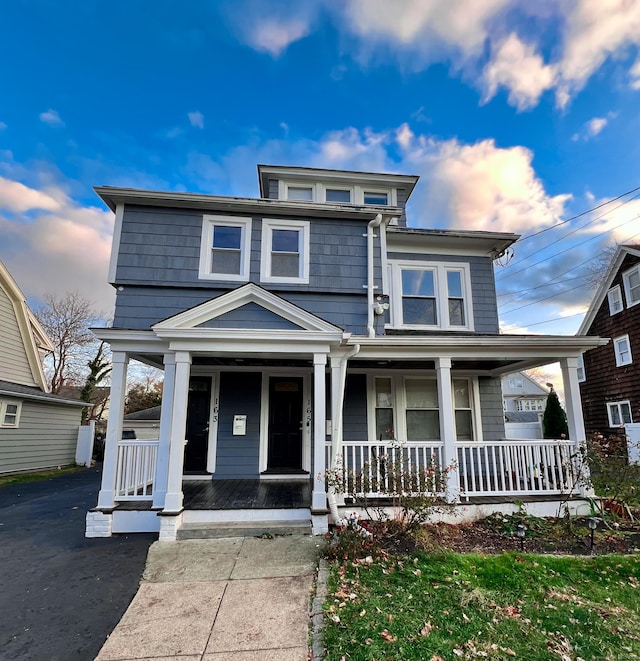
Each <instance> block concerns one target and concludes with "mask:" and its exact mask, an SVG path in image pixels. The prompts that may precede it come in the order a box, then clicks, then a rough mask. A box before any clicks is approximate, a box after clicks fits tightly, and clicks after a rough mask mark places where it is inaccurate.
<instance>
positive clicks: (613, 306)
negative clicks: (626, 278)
mask: <svg viewBox="0 0 640 661" xmlns="http://www.w3.org/2000/svg"><path fill="white" fill-rule="evenodd" d="M607 299H608V300H609V314H610V315H611V316H613V315H614V314H618V312H622V308H623V306H622V292H621V291H620V285H617V286H615V287H612V288H611V289H610V290H609V291H608V292H607Z"/></svg>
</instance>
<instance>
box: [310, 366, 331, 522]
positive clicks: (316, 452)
mask: <svg viewBox="0 0 640 661" xmlns="http://www.w3.org/2000/svg"><path fill="white" fill-rule="evenodd" d="M326 365H327V355H326V354H324V353H316V354H314V355H313V493H312V496H311V509H312V510H325V511H326V509H327V494H326V492H325V487H326V479H325V475H324V473H325V463H326V461H325V439H326V436H327V432H326V417H327V414H326V406H327V405H326V397H327V395H326V387H325V385H326V380H325V368H326Z"/></svg>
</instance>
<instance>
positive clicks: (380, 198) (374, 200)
mask: <svg viewBox="0 0 640 661" xmlns="http://www.w3.org/2000/svg"><path fill="white" fill-rule="evenodd" d="M363 197H364V203H365V204H376V205H386V204H389V195H388V194H387V193H382V192H379V191H364V193H363Z"/></svg>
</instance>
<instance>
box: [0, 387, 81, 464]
mask: <svg viewBox="0 0 640 661" xmlns="http://www.w3.org/2000/svg"><path fill="white" fill-rule="evenodd" d="M3 399H12V398H7V397H6V396H4V395H3ZM15 401H17V402H20V401H21V402H22V409H21V413H20V423H19V424H20V426H19V427H18V428H16V429H12V428H0V473H14V472H21V471H32V470H39V469H44V468H52V467H57V466H69V465H72V464H74V463H75V454H76V443H77V439H78V427H79V426H80V416H81V411H82V409H81V408H80V407H77V406H61V405H59V404H48V403H40V402H34V401H30V400H21V399H20V398H16V399H15Z"/></svg>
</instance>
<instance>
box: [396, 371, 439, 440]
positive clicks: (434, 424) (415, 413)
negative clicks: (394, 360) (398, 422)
mask: <svg viewBox="0 0 640 661" xmlns="http://www.w3.org/2000/svg"><path fill="white" fill-rule="evenodd" d="M404 391H405V398H406V410H405V419H406V423H407V440H408V441H425V440H429V441H432V440H439V439H440V411H439V406H438V384H437V382H436V380H435V379H409V378H407V379H405V381H404Z"/></svg>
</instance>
